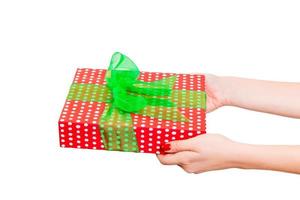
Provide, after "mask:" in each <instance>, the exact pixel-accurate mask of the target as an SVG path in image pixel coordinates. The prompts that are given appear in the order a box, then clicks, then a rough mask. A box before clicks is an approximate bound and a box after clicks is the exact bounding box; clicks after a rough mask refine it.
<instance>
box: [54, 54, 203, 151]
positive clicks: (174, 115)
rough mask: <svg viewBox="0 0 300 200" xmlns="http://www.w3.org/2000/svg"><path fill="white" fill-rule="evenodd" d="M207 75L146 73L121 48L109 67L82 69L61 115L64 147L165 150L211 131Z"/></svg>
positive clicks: (61, 142)
mask: <svg viewBox="0 0 300 200" xmlns="http://www.w3.org/2000/svg"><path fill="white" fill-rule="evenodd" d="M204 79H205V76H204V75H201V74H175V73H159V72H140V71H139V70H138V68H137V66H136V65H135V64H134V63H133V61H132V60H130V59H129V58H128V57H126V56H125V55H123V54H121V53H115V54H114V55H113V56H112V59H111V62H110V65H109V67H108V69H107V70H105V69H89V68H80V69H77V71H76V75H75V78H74V80H73V83H72V85H71V88H70V91H69V94H68V96H67V100H66V102H65V105H64V108H63V110H62V113H61V115H60V119H59V123H58V124H59V139H60V146H61V147H68V148H83V149H99V150H113V151H129V152H144V153H156V154H159V153H162V150H161V148H160V147H161V146H162V145H163V144H165V143H167V142H170V141H173V140H182V139H188V138H191V137H195V136H197V135H199V134H204V133H205V108H206V93H205V80H204Z"/></svg>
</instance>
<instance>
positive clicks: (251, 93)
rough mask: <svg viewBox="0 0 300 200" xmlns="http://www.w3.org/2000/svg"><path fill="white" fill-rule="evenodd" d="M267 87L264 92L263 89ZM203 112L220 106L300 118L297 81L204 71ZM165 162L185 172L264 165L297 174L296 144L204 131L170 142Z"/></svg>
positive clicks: (299, 153) (299, 168)
mask: <svg viewBox="0 0 300 200" xmlns="http://www.w3.org/2000/svg"><path fill="white" fill-rule="evenodd" d="M266 91H267V92H266ZM206 92H207V112H211V111H214V110H215V109H217V108H219V107H222V106H236V107H241V108H245V109H249V110H254V111H259V112H265V113H271V114H276V115H281V116H286V117H293V118H299V119H300V103H299V102H300V83H286V82H273V81H262V80H253V79H245V78H237V77H219V76H214V75H206ZM169 144H170V149H169V150H168V151H165V154H161V155H157V157H158V159H159V161H160V162H161V163H162V164H165V165H178V166H180V167H181V168H183V169H184V170H185V171H186V172H188V173H201V172H207V171H212V170H221V169H228V168H241V169H264V170H274V171H283V172H290V173H298V174H300V146H299V145H294V146H292V145H253V144H245V143H239V142H235V141H232V140H230V139H228V138H227V137H225V136H223V135H219V134H204V135H200V136H197V137H194V138H191V139H187V140H180V141H173V142H170V143H169Z"/></svg>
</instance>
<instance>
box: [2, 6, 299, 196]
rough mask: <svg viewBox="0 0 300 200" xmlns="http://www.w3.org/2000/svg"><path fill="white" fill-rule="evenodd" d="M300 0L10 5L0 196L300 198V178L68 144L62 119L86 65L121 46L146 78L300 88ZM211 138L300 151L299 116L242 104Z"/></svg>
mask: <svg viewBox="0 0 300 200" xmlns="http://www.w3.org/2000/svg"><path fill="white" fill-rule="evenodd" d="M299 10H300V5H299V4H298V1H289V0H284V1H275V0H272V1H266V0H258V1H256V0H252V1H241V0H237V1H233V0H229V1H215V0H211V1H190V0H184V1H175V0H173V1H162V0H161V1H156V0H151V1H148V2H147V1H141V0H139V1H132V0H127V1H115V0H109V1H100V0H98V1H89V0H85V1H75V0H73V1H62V0H60V1H55V0H52V1H32V0H28V1H13V0H11V1H3V0H1V1H0V29H1V30H0V87H1V90H0V91H1V98H0V102H1V103H0V117H1V122H0V123H1V129H0V133H1V138H0V155H1V157H0V159H1V160H0V169H1V171H0V184H1V186H0V199H3V200H4V199H5V200H9V199H51V200H52V199H89V200H92V199H132V200H133V199H145V200H147V199H218V200H219V199H239V200H240V199H243V200H247V199H273V200H276V199H299V197H300V191H299V190H300V177H299V175H294V174H287V173H279V172H270V171H257V170H240V169H229V170H224V171H217V172H208V173H204V174H199V175H192V174H186V173H185V172H184V171H182V170H181V169H180V168H178V167H176V166H162V165H161V164H160V163H159V162H158V160H157V159H156V157H155V155H149V154H134V153H118V152H105V151H94V150H77V149H62V148H59V145H58V127H57V121H58V118H59V115H60V112H61V109H62V106H63V104H64V101H65V97H66V95H67V92H68V88H69V86H70V84H71V81H72V79H73V75H74V73H75V69H76V67H93V68H106V67H107V65H108V63H109V60H110V57H111V55H112V53H113V52H114V51H120V52H122V53H124V54H126V55H128V56H129V57H131V58H132V59H133V60H134V61H135V62H136V63H137V64H138V66H139V67H140V68H141V69H142V70H143V71H164V72H184V73H188V72H199V73H213V74H217V75H234V76H242V77H249V78H257V79H268V80H280V81H300V75H299V72H300V70H299V68H300V59H299V55H300V25H299V21H300V12H299ZM207 121H208V122H207V124H208V132H211V133H221V134H224V135H226V136H228V137H229V138H231V139H233V140H237V141H240V142H247V143H256V144H300V123H299V120H296V119H289V118H284V117H279V116H272V115H269V114H262V113H255V112H252V111H247V110H242V109H238V108H231V107H226V108H221V109H219V110H217V111H215V112H213V113H211V114H209V115H208V117H207Z"/></svg>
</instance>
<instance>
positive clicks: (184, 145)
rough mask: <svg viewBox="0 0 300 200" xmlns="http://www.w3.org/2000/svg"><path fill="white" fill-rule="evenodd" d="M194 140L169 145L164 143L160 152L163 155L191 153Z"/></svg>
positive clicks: (173, 142)
mask: <svg viewBox="0 0 300 200" xmlns="http://www.w3.org/2000/svg"><path fill="white" fill-rule="evenodd" d="M193 145H194V138H190V139H187V140H176V141H172V142H170V143H166V144H164V145H163V146H162V150H163V151H164V152H165V153H176V152H180V151H193V150H194V147H193Z"/></svg>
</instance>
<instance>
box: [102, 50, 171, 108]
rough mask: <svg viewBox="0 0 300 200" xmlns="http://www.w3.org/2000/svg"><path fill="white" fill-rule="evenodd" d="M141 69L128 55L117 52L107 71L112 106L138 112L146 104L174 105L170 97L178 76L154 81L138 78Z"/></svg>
mask: <svg viewBox="0 0 300 200" xmlns="http://www.w3.org/2000/svg"><path fill="white" fill-rule="evenodd" d="M139 75H140V71H139V69H138V67H137V66H136V65H135V63H134V62H133V61H132V60H130V59H129V58H128V57H127V56H125V55H123V54H121V53H119V52H116V53H114V54H113V56H112V58H111V62H110V65H109V68H108V71H107V73H106V81H107V86H108V87H109V88H110V90H111V92H112V96H113V97H112V99H113V100H112V106H113V107H115V108H118V109H120V110H122V111H125V112H138V111H140V110H142V109H143V108H145V107H146V106H164V107H173V106H174V103H172V102H171V101H170V100H168V99H164V98H157V96H169V95H170V94H171V90H172V87H173V84H174V82H175V79H176V77H175V76H172V77H170V78H166V79H162V80H159V81H153V82H144V81H140V80H138V77H139Z"/></svg>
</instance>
